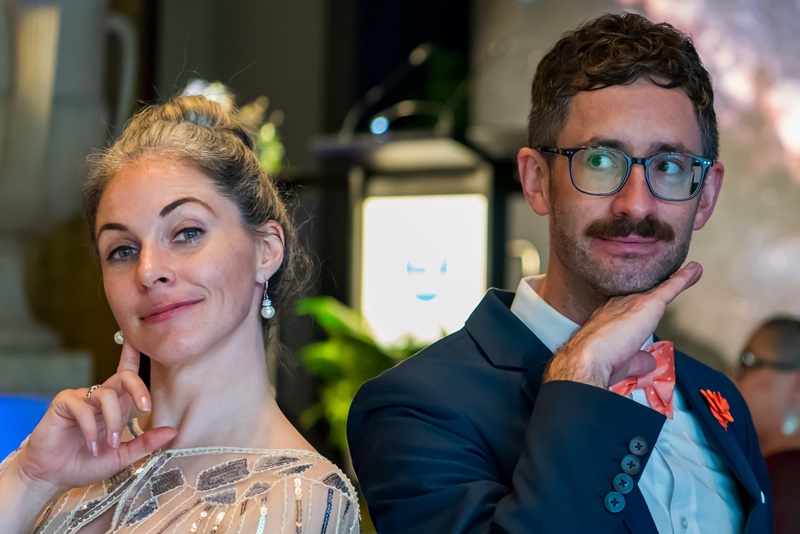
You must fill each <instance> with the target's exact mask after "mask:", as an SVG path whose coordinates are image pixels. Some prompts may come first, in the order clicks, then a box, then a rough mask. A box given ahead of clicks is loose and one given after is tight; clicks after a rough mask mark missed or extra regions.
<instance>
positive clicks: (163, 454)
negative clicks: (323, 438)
mask: <svg viewBox="0 0 800 534" xmlns="http://www.w3.org/2000/svg"><path fill="white" fill-rule="evenodd" d="M125 434H126V435H125V436H123V439H132V438H133V437H134V436H137V435H139V434H141V429H139V428H138V426H137V425H136V421H135V420H133V421H132V422H131V423H130V424H129V425H128V426H127V428H126V431H125ZM12 456H13V455H12ZM10 458H11V457H9V459H10ZM2 470H3V466H2V464H0V471H2ZM359 522H360V517H359V508H358V499H357V497H356V492H355V489H354V488H353V486H352V485H351V484H350V482H349V481H348V479H347V477H346V476H345V475H344V473H342V472H341V471H340V470H339V469H338V468H337V467H336V466H335V465H333V464H332V463H331V462H329V461H328V460H326V459H325V458H323V457H322V456H320V455H318V454H316V453H314V452H311V451H306V450H274V449H244V448H234V447H207V448H193V449H172V450H166V451H157V452H155V453H153V454H151V455H149V456H147V457H145V458H143V459H142V460H140V461H138V462H136V463H135V464H133V465H131V466H129V467H127V468H126V469H123V470H122V471H120V472H119V473H117V474H115V475H114V476H112V477H111V478H109V479H107V480H104V481H102V482H98V483H95V484H92V485H91V486H88V487H85V488H76V489H73V490H70V491H68V492H66V493H64V494H63V495H61V496H59V497H58V498H57V499H55V500H54V501H53V502H51V503H50V504H49V505H48V506H47V507H46V508H45V509H44V510H43V511H42V513H41V515H40V517H39V518H38V519H37V521H36V526H35V528H34V530H33V533H34V534H68V533H73V532H78V533H80V534H93V533H118V532H119V533H126V534H127V533H137V534H162V533H165V534H166V533H177V532H181V533H183V532H192V533H206V534H211V533H215V534H216V533H218V534H222V533H229V534H230V533H240V532H241V533H248V534H249V533H256V534H269V533H281V534H283V533H292V534H301V533H302V534H306V533H308V534H334V533H336V534H338V533H348V534H353V533H358V532H360V527H359Z"/></svg>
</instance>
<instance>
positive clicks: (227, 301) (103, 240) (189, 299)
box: [96, 157, 283, 360]
mask: <svg viewBox="0 0 800 534" xmlns="http://www.w3.org/2000/svg"><path fill="white" fill-rule="evenodd" d="M269 224H270V223H268V225H269ZM274 226H276V227H277V224H274ZM272 230H273V231H276V232H278V233H280V228H279V227H277V229H275V228H273V229H272ZM96 231H97V236H98V238H97V244H98V250H99V253H100V259H101V266H102V270H103V282H104V287H105V292H106V296H107V298H108V302H109V305H110V306H111V310H112V312H113V313H114V317H115V318H116V320H117V323H118V324H119V326H120V329H121V330H122V331H123V332H124V334H125V339H126V341H129V342H131V343H132V344H133V346H134V347H136V348H137V349H139V350H140V351H142V352H144V353H145V354H148V355H150V356H151V357H153V358H154V359H156V360H158V359H159V358H162V359H163V358H174V359H179V358H181V356H183V355H187V354H188V355H193V354H199V353H204V352H208V351H222V350H229V349H232V348H233V349H234V350H235V348H236V347H237V346H239V345H241V344H242V343H250V344H252V343H254V341H256V340H257V339H260V338H258V335H259V332H260V329H261V324H260V314H259V312H258V309H259V307H260V303H261V296H262V290H263V280H264V277H265V276H266V277H268V276H270V275H271V274H273V273H274V272H275V270H276V269H277V268H278V266H279V265H280V260H281V258H282V254H283V249H282V247H277V246H275V245H276V243H275V240H274V239H270V240H267V239H264V238H261V237H258V236H255V235H254V234H253V233H252V232H250V231H249V230H248V229H247V228H245V226H244V224H243V221H242V218H241V215H240V213H239V210H238V208H237V206H236V205H235V204H234V203H233V202H232V201H231V200H229V199H228V198H226V197H225V196H223V195H221V194H220V193H219V192H217V190H216V189H215V188H214V186H213V184H212V182H211V180H210V179H209V178H208V177H207V176H206V175H205V174H204V173H203V172H202V171H200V170H198V169H195V168H193V167H189V166H186V165H184V164H182V163H180V162H175V161H171V160H168V159H165V158H156V157H146V158H143V159H141V160H138V161H136V162H134V163H132V164H129V165H127V166H126V167H124V168H123V169H122V171H120V173H119V174H117V175H116V176H115V177H114V178H113V179H112V180H111V182H110V183H109V184H108V187H107V189H106V191H105V192H104V194H103V197H102V199H101V200H100V204H99V207H98V215H97V228H96ZM279 241H280V240H279ZM248 348H251V347H248Z"/></svg>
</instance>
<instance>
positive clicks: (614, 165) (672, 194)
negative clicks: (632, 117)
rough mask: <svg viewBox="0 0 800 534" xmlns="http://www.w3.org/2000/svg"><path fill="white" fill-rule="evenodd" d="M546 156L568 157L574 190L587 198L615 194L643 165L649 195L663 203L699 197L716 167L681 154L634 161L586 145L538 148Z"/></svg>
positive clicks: (625, 156) (675, 153)
mask: <svg viewBox="0 0 800 534" xmlns="http://www.w3.org/2000/svg"><path fill="white" fill-rule="evenodd" d="M539 152H542V153H544V154H557V155H559V156H566V157H568V158H569V176H570V178H571V179H572V185H574V186H575V189H577V190H578V191H580V192H582V193H586V194H587V195H596V196H607V195H613V194H614V193H616V192H617V191H619V190H620V189H622V186H623V185H625V182H626V181H627V179H628V176H630V174H631V165H633V164H634V163H638V164H640V165H644V176H645V178H646V179H647V186H648V187H649V188H650V192H652V193H653V195H655V196H656V197H658V198H660V199H662V200H668V201H671V202H682V201H684V200H689V199H691V198H694V197H695V196H697V194H698V193H699V192H700V188H701V186H702V185H703V180H705V178H706V171H707V170H708V168H709V167H711V166H712V165H714V161H713V160H710V159H708V158H703V157H700V156H695V155H693V154H683V153H681V152H660V153H658V154H653V155H652V156H647V157H646V158H632V157H631V156H629V155H627V154H626V153H625V152H622V151H621V150H617V149H615V148H603V147H595V146H584V147H578V148H555V147H546V146H543V147H539Z"/></svg>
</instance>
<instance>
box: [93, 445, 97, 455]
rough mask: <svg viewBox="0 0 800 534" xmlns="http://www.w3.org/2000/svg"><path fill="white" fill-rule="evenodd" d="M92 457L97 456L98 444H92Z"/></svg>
mask: <svg viewBox="0 0 800 534" xmlns="http://www.w3.org/2000/svg"><path fill="white" fill-rule="evenodd" d="M92 456H97V442H96V441H93V442H92Z"/></svg>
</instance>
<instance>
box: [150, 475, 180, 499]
mask: <svg viewBox="0 0 800 534" xmlns="http://www.w3.org/2000/svg"><path fill="white" fill-rule="evenodd" d="M185 482H186V481H185V480H184V479H183V473H181V470H180V469H171V470H169V471H167V472H166V473H162V474H160V475H156V476H154V477H153V479H152V480H151V481H150V495H152V496H153V497H158V496H159V495H163V494H164V493H167V492H168V491H170V490H173V489H175V488H178V487H180V486H182V485H183V484H184V483H185Z"/></svg>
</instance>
